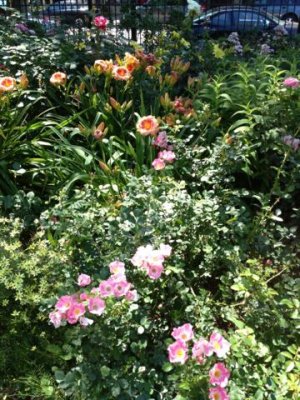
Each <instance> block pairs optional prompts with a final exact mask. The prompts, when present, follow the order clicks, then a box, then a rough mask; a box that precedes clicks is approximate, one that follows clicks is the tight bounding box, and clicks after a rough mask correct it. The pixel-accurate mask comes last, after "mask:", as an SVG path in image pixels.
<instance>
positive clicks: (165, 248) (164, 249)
mask: <svg viewBox="0 0 300 400" xmlns="http://www.w3.org/2000/svg"><path fill="white" fill-rule="evenodd" d="M159 251H160V252H161V254H162V255H163V256H164V257H165V258H168V257H170V255H171V254H172V247H171V246H169V245H168V244H161V245H160V246H159Z"/></svg>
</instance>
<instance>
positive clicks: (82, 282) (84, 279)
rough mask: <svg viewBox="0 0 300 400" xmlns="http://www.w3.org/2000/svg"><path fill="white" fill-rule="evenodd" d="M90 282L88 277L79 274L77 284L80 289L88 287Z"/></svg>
mask: <svg viewBox="0 0 300 400" xmlns="http://www.w3.org/2000/svg"><path fill="white" fill-rule="evenodd" d="M91 282H92V279H91V277H90V276H89V275H86V274H80V275H79V276H78V279H77V284H78V285H79V286H81V287H84V286H88V285H89V284H90V283H91Z"/></svg>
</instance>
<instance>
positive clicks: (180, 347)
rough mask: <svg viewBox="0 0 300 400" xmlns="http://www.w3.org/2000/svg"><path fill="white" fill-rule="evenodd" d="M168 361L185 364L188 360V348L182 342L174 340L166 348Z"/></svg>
mask: <svg viewBox="0 0 300 400" xmlns="http://www.w3.org/2000/svg"><path fill="white" fill-rule="evenodd" d="M168 353H169V361H170V362H171V363H178V364H185V362H186V360H187V359H188V354H187V353H188V347H187V345H186V343H185V342H184V341H183V340H180V339H179V340H176V342H175V343H173V344H170V346H169V347H168Z"/></svg>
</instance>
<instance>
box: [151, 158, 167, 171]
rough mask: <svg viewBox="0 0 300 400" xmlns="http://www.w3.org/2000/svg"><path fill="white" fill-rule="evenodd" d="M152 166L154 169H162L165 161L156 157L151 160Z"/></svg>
mask: <svg viewBox="0 0 300 400" xmlns="http://www.w3.org/2000/svg"><path fill="white" fill-rule="evenodd" d="M152 167H153V168H154V169H155V170H156V171H161V170H162V169H164V168H165V167H166V163H165V162H164V160H162V159H161V158H156V159H155V160H153V162H152Z"/></svg>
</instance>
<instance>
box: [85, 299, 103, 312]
mask: <svg viewBox="0 0 300 400" xmlns="http://www.w3.org/2000/svg"><path fill="white" fill-rule="evenodd" d="M88 309H89V312H90V313H91V314H95V315H101V314H103V311H104V310H105V302H104V300H102V299H100V298H99V297H91V298H90V299H89V302H88Z"/></svg>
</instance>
